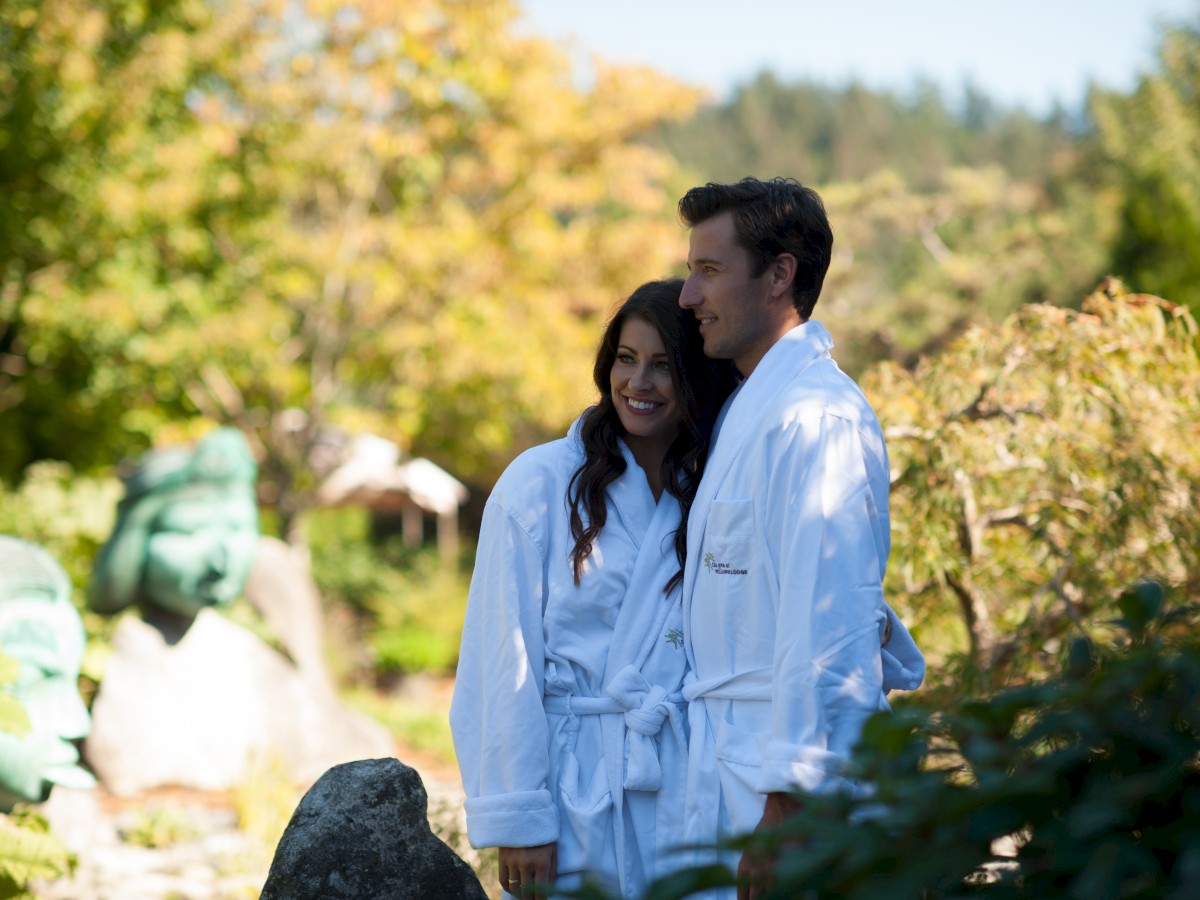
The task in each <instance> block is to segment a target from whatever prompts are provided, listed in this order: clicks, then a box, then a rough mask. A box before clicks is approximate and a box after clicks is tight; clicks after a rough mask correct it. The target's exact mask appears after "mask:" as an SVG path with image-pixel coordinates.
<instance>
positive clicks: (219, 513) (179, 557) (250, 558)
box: [142, 485, 258, 615]
mask: <svg viewBox="0 0 1200 900" xmlns="http://www.w3.org/2000/svg"><path fill="white" fill-rule="evenodd" d="M257 542H258V510H257V507H256V506H255V504H254V497H253V494H252V493H250V492H249V491H247V490H245V489H244V487H243V486H241V485H236V486H232V487H231V488H230V489H228V490H225V491H220V490H217V489H216V488H213V489H211V490H200V489H193V490H192V491H190V492H185V493H181V495H180V496H178V497H176V498H173V499H171V500H169V501H168V503H167V504H166V506H165V507H164V508H163V511H162V513H161V514H160V515H159V516H158V518H157V519H155V521H154V524H153V526H152V528H151V531H150V535H149V538H148V539H147V542H146V567H145V571H144V572H143V575H142V590H143V592H144V594H145V597H146V599H147V600H148V601H150V602H151V603H153V604H154V605H156V606H160V607H162V608H163V609H167V610H170V611H171V612H176V613H180V614H182V615H194V614H195V613H197V612H199V611H200V610H201V609H203V608H204V607H206V606H220V605H222V604H226V603H231V602H232V601H234V600H236V599H237V598H238V596H239V595H240V594H241V592H242V589H243V588H244V587H245V585H246V580H247V579H248V578H249V577H250V569H251V567H252V566H253V565H254V551H255V548H256V546H257Z"/></svg>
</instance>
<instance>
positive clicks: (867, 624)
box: [758, 408, 890, 792]
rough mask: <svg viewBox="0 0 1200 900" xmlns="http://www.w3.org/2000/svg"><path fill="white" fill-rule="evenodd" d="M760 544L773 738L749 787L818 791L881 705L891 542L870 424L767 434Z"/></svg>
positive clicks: (804, 425) (834, 781) (829, 785)
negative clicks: (769, 585)
mask: <svg viewBox="0 0 1200 900" xmlns="http://www.w3.org/2000/svg"><path fill="white" fill-rule="evenodd" d="M766 461H767V465H769V466H771V467H772V471H770V472H769V473H767V474H768V478H769V483H770V484H771V485H772V492H771V496H770V498H769V499H768V501H767V503H768V505H767V517H766V522H767V528H766V535H765V537H766V543H767V546H768V552H769V554H770V557H771V559H770V564H771V565H772V566H774V568H775V570H776V572H777V574H778V578H779V593H778V597H777V600H776V604H777V606H776V609H775V615H776V623H777V624H776V630H775V635H776V640H775V650H774V660H773V666H774V677H773V679H772V682H773V684H772V723H771V734H770V737H769V740H768V742H767V745H766V747H765V750H764V759H763V766H762V770H761V774H760V783H759V785H758V789H759V790H760V791H762V792H770V791H787V790H794V789H796V788H800V789H801V790H804V791H808V792H826V791H830V790H833V789H837V788H839V787H844V786H848V785H847V782H846V781H845V780H844V779H843V778H841V777H840V775H839V774H838V773H839V770H840V768H841V767H842V765H843V764H844V763H845V762H846V761H847V760H848V759H849V756H850V752H851V750H852V748H853V746H854V744H855V743H856V742H857V741H858V738H859V736H860V734H861V731H862V726H863V723H864V722H865V720H866V719H867V718H868V717H869V716H870V715H871V714H873V713H874V712H876V711H877V710H879V709H881V708H882V709H886V708H887V704H886V700H885V699H884V697H885V695H884V692H883V687H882V684H883V682H882V678H883V675H882V663H881V654H880V640H881V636H882V633H883V629H884V627H885V623H886V621H887V608H886V606H885V605H884V602H883V584H882V582H883V575H884V568H885V566H886V561H887V554H888V550H889V545H890V535H889V528H888V519H887V515H888V514H887V490H888V480H887V479H888V475H887V452H886V449H885V447H884V444H883V437H882V434H881V433H879V430H878V426H877V425H876V424H875V423H874V421H871V422H866V423H864V422H863V421H861V420H859V419H857V418H855V417H845V416H841V415H839V414H837V413H836V412H835V411H832V410H830V409H828V408H826V409H824V410H817V411H813V412H811V413H806V414H804V417H803V418H802V419H800V420H794V421H791V422H789V423H786V424H785V425H784V426H783V427H781V428H779V429H777V430H776V432H774V433H773V434H772V435H770V437H769V440H768V444H767V454H766Z"/></svg>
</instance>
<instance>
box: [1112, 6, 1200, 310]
mask: <svg viewBox="0 0 1200 900" xmlns="http://www.w3.org/2000/svg"><path fill="white" fill-rule="evenodd" d="M1158 62H1159V68H1158V71H1155V72H1151V73H1149V74H1147V75H1144V76H1143V77H1142V79H1141V81H1140V82H1139V83H1138V86H1137V88H1136V89H1135V90H1134V92H1133V93H1132V94H1130V95H1129V96H1123V95H1121V94H1117V93H1115V92H1108V91H1094V92H1093V94H1092V97H1091V112H1092V116H1093V118H1094V119H1095V122H1096V132H1097V134H1096V138H1097V143H1098V148H1099V154H1100V159H1101V168H1102V171H1103V173H1104V175H1105V176H1106V177H1107V178H1108V179H1109V180H1110V181H1111V182H1112V183H1115V184H1116V185H1117V186H1118V187H1119V188H1120V191H1121V193H1122V196H1123V200H1122V203H1121V207H1120V229H1119V230H1118V231H1117V233H1116V234H1115V235H1114V237H1113V240H1112V242H1111V243H1110V245H1109V254H1110V258H1111V264H1110V271H1112V272H1115V273H1117V274H1118V275H1120V276H1121V277H1122V278H1124V279H1125V280H1127V281H1128V282H1129V283H1130V284H1131V285H1132V286H1134V287H1135V288H1136V289H1137V290H1141V291H1147V292H1151V293H1155V294H1158V295H1160V296H1163V297H1166V298H1167V299H1169V300H1173V301H1175V302H1177V303H1183V304H1186V305H1187V306H1188V307H1189V308H1191V310H1192V312H1193V314H1197V313H1200V26H1197V25H1193V26H1190V27H1187V26H1180V27H1177V28H1173V29H1170V30H1168V31H1167V32H1166V33H1165V34H1164V36H1163V39H1162V42H1161V44H1160V46H1159V52H1158Z"/></svg>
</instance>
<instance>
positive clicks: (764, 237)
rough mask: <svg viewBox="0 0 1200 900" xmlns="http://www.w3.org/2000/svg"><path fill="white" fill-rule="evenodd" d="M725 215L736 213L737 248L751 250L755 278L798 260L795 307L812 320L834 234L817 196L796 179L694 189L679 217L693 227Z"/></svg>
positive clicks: (684, 200) (749, 180)
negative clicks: (787, 258) (781, 262)
mask: <svg viewBox="0 0 1200 900" xmlns="http://www.w3.org/2000/svg"><path fill="white" fill-rule="evenodd" d="M726 211H728V212H731V213H733V223H734V229H735V231H736V234H737V241H738V244H739V245H741V246H742V247H745V248H746V249H747V250H748V251H750V257H751V272H750V274H751V275H753V276H754V277H755V278H758V277H759V276H761V275H762V274H763V272H765V271H766V270H767V266H769V265H770V264H771V262H772V261H773V260H774V259H775V257H777V256H778V255H779V254H781V253H790V254H792V256H794V257H796V278H795V280H794V281H793V282H792V303H794V304H795V306H796V311H797V312H798V313H800V318H802V319H807V318H808V317H809V316H811V315H812V311H813V307H814V306H816V305H817V297H819V296H820V295H821V285H822V284H824V282H825V272H826V271H827V270H828V269H829V259H830V256H831V254H832V250H833V231H832V230H830V228H829V219H828V217H827V216H826V215H825V204H823V203H822V202H821V198H820V196H819V195H818V194H817V192H816V191H814V190H813V189H812V188H807V187H805V186H804V185H802V184H800V182H798V181H796V180H795V179H793V178H772V179H771V180H770V181H760V180H759V179H757V178H743V179H742V180H741V181H739V182H737V183H736V184H715V183H713V182H709V183H708V184H706V185H704V186H703V187H694V188H692V189H691V190H690V191H688V192H687V193H686V194H684V195H683V198H682V199H681V200H680V201H679V215H680V217H682V219H683V221H684V224H685V225H687V226H688V227H689V228H694V227H695V226H697V225H699V224H700V223H701V222H704V221H705V220H707V219H711V218H712V217H713V216H716V215H719V214H720V213H723V212H726Z"/></svg>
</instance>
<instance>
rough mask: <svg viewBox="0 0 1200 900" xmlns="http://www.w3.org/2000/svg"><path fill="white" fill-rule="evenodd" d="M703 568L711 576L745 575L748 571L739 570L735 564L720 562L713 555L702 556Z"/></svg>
mask: <svg viewBox="0 0 1200 900" xmlns="http://www.w3.org/2000/svg"><path fill="white" fill-rule="evenodd" d="M704 568H706V569H708V571H709V572H711V573H712V574H713V575H746V574H748V572H749V569H739V568H738V567H737V565H736V564H734V563H728V562H720V561H719V560H718V559H717V557H716V555H715V554H713V553H705V554H704Z"/></svg>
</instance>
